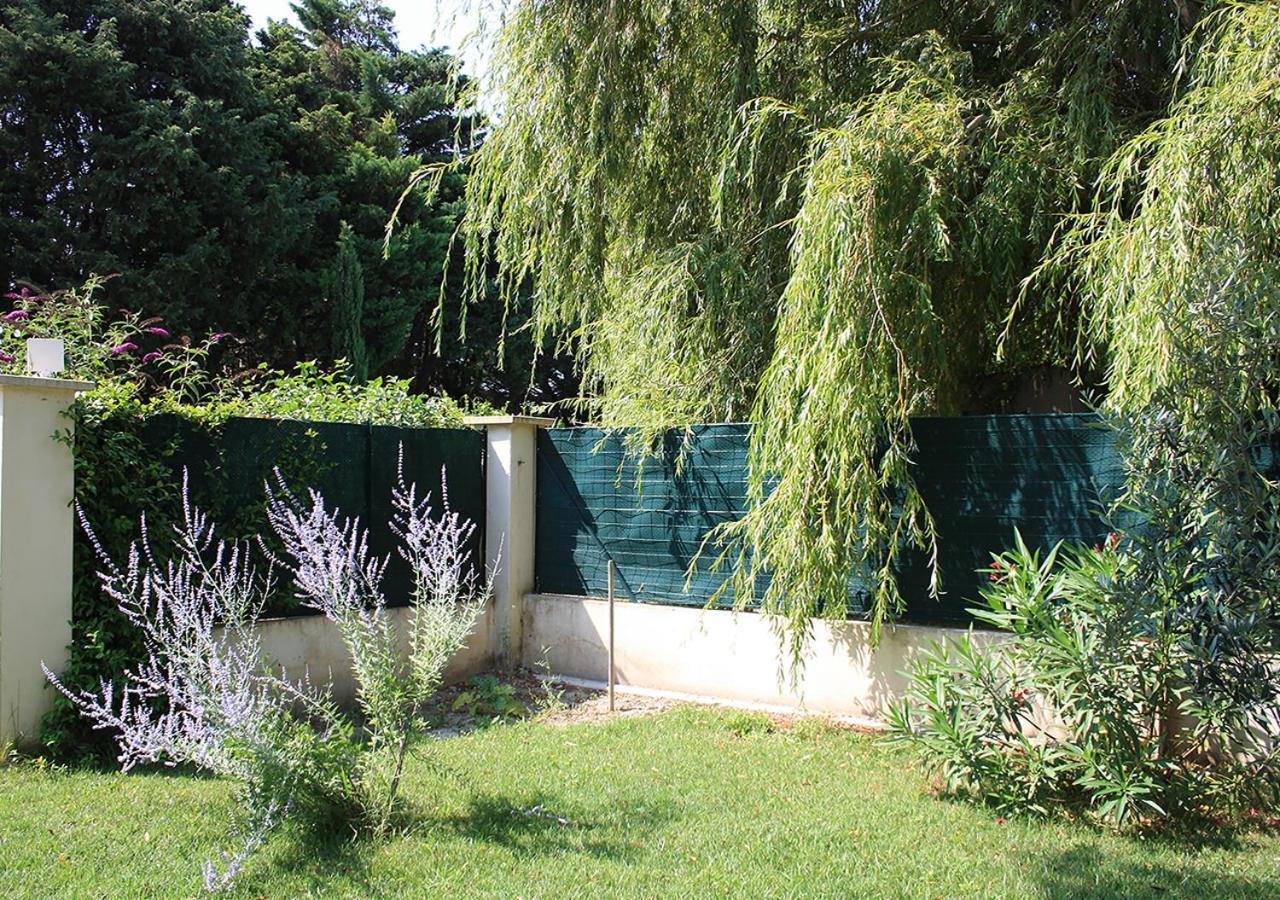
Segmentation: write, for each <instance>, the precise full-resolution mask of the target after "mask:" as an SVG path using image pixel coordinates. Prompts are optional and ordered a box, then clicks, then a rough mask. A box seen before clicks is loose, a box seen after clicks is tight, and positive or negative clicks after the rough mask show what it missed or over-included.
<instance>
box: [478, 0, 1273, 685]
mask: <svg viewBox="0 0 1280 900" xmlns="http://www.w3.org/2000/svg"><path fill="white" fill-rule="evenodd" d="M1242 8H1243V7H1242ZM1250 8H1253V9H1256V10H1260V11H1261V12H1259V13H1258V16H1257V17H1265V15H1266V14H1269V13H1273V12H1274V8H1275V6H1274V3H1256V4H1250ZM1233 9H1234V8H1233ZM1233 14H1234V13H1233ZM1210 19H1211V20H1212V19H1213V17H1212V16H1211V17H1210ZM1184 27H1185V26H1184V24H1183V23H1182V22H1181V21H1180V19H1179V17H1178V15H1176V14H1175V13H1174V12H1173V11H1171V9H1170V8H1169V7H1168V6H1167V5H1162V4H1153V3H1151V2H1149V0H1107V2H1105V3H1104V2H1096V3H1094V2H1089V3H1072V4H1064V3H1060V2H1049V0H996V2H990V0H958V2H956V3H949V4H933V3H920V2H918V0H884V2H877V3H869V4H852V3H833V4H825V3H824V4H814V3H801V2H795V0H761V2H759V3H741V2H737V0H732V2H731V0H627V2H611V3H607V4H599V3H586V2H582V0H537V2H534V0H512V3H511V4H509V5H507V7H506V18H505V21H504V24H503V26H502V27H501V29H500V31H499V32H498V36H497V40H496V43H495V47H494V50H495V54H494V58H493V61H492V63H491V67H490V76H491V79H490V81H491V83H490V84H489V85H488V89H487V90H488V93H489V95H490V101H489V102H490V105H491V108H494V109H498V110H500V111H501V121H500V124H499V125H498V127H496V128H495V129H494V130H493V131H492V132H491V133H490V134H489V135H488V137H487V139H486V141H485V143H484V144H483V145H482V147H481V148H480V149H479V151H478V152H476V153H475V154H474V155H473V156H472V157H470V163H469V165H470V172H469V179H468V185H467V203H468V208H467V212H466V215H465V218H464V220H463V223H462V226H461V230H460V232H459V237H460V239H461V240H463V241H464V243H465V246H466V250H467V263H466V267H467V274H466V279H467V285H468V288H467V289H468V292H469V294H470V296H471V298H472V301H473V302H480V301H481V300H482V299H483V297H484V295H485V292H486V290H487V289H488V282H489V280H490V276H491V275H492V273H493V271H494V268H495V267H496V271H497V273H498V293H499V296H500V298H501V301H500V302H502V303H504V304H505V305H507V307H508V308H510V307H512V306H514V305H515V304H518V303H520V302H529V303H530V304H531V308H530V322H531V325H530V327H531V328H532V329H533V330H534V332H535V337H536V338H537V339H538V340H539V342H541V340H542V339H544V338H548V337H554V338H556V339H558V340H560V341H561V342H562V348H563V349H566V350H570V351H571V352H573V353H575V354H576V357H577V362H578V366H579V368H580V371H581V373H582V375H583V383H584V386H585V396H584V397H583V398H581V399H582V402H581V405H580V407H579V408H580V409H581V410H582V412H583V414H584V415H585V416H587V417H589V418H591V419H593V420H595V421H596V422H598V423H599V424H602V425H605V426H606V427H619V428H621V427H627V428H633V429H637V432H636V434H638V438H636V439H634V440H633V441H632V445H633V446H634V447H646V446H650V445H651V444H652V438H653V437H654V436H655V435H656V434H657V433H658V432H660V431H661V430H663V429H665V428H669V427H672V426H679V425H685V424H689V423H691V422H693V421H697V420H716V421H725V420H734V419H740V418H742V417H743V416H744V415H749V416H750V419H751V421H752V422H753V428H752V432H751V451H750V462H751V476H750V480H751V491H752V495H753V501H754V504H755V505H754V506H753V508H752V509H751V511H750V512H749V513H748V515H747V516H746V517H745V518H744V519H743V520H742V521H740V522H738V523H735V524H733V525H732V526H730V527H728V528H726V529H724V530H723V531H721V532H719V533H718V534H717V535H716V539H717V541H720V542H722V543H720V544H718V545H717V546H716V548H715V549H716V551H717V553H718V557H717V559H718V561H719V562H720V563H721V564H723V565H727V566H731V568H732V570H733V571H732V578H731V580H730V581H729V582H728V583H726V586H725V590H726V591H731V592H733V593H734V595H735V596H736V597H737V598H738V599H739V600H740V601H744V602H745V600H747V599H748V598H754V597H755V596H756V590H755V589H756V587H757V586H759V585H761V584H762V583H763V581H762V576H763V575H765V574H766V573H768V575H769V576H770V580H769V586H768V588H767V589H766V590H765V592H764V603H765V607H766V608H767V609H769V610H770V611H772V612H776V613H778V614H780V621H781V622H782V623H783V626H784V631H785V633H786V635H787V639H788V641H789V644H790V647H791V650H792V655H793V662H798V661H799V655H800V650H801V649H802V647H803V644H804V641H805V638H806V636H807V635H808V633H809V628H810V623H811V621H812V619H813V617H815V616H817V615H828V616H840V615H844V614H846V613H847V612H851V611H853V608H855V607H858V608H860V609H861V610H862V611H865V613H866V614H867V615H868V616H869V618H870V620H871V622H872V624H873V631H874V633H875V635H876V636H878V634H879V628H880V625H881V623H882V622H884V621H885V620H887V619H888V618H890V617H891V616H892V615H893V613H894V612H895V611H897V610H900V609H901V608H902V606H903V600H904V598H903V597H902V596H901V595H900V594H899V592H898V588H897V582H896V579H895V577H894V576H895V573H896V572H897V571H898V570H899V567H900V564H901V563H902V562H903V560H904V556H905V551H907V550H908V549H909V548H917V549H919V550H920V551H922V552H923V553H924V555H925V556H926V557H929V558H932V557H933V555H934V551H935V550H936V543H937V536H936V534H935V531H934V527H933V523H932V520H931V519H930V517H929V514H928V511H927V510H926V509H925V507H924V504H923V502H922V501H921V498H920V493H919V491H918V490H917V489H916V485H915V483H914V481H913V479H912V470H911V457H912V453H913V452H914V449H915V448H914V442H913V439H912V436H911V430H910V417H911V416H912V415H915V414H920V413H923V412H934V413H939V412H940V413H944V414H947V413H955V412H958V411H965V410H969V409H973V408H974V407H975V406H978V405H980V403H979V401H981V400H982V398H983V397H984V396H985V395H984V391H985V390H986V389H987V388H988V387H989V384H990V382H991V381H992V379H993V377H1005V376H1008V378H1009V379H1010V380H1012V379H1015V378H1017V377H1019V376H1020V375H1022V374H1025V373H1026V371H1027V370H1029V369H1031V368H1033V367H1038V366H1043V365H1049V364H1063V363H1064V362H1067V361H1070V360H1071V358H1072V357H1073V355H1074V352H1075V344H1076V331H1077V329H1078V328H1079V327H1080V322H1079V318H1078V311H1079V309H1080V304H1081V297H1082V295H1085V294H1087V295H1088V299H1087V302H1086V304H1085V305H1086V306H1087V307H1088V309H1089V313H1088V315H1089V319H1088V322H1089V329H1090V334H1091V335H1093V337H1091V338H1090V339H1089V342H1088V343H1089V344H1090V346H1094V345H1098V346H1101V344H1102V343H1106V345H1107V346H1108V348H1111V347H1112V345H1114V351H1113V350H1112V349H1108V350H1107V353H1108V354H1109V355H1110V357H1111V358H1112V359H1113V360H1115V361H1117V365H1118V366H1119V368H1115V369H1114V371H1115V372H1116V373H1117V377H1120V378H1123V379H1125V380H1126V383H1129V377H1128V376H1127V375H1121V374H1120V373H1121V370H1122V369H1123V370H1124V371H1128V367H1127V364H1124V363H1123V360H1124V359H1125V357H1124V353H1126V352H1128V353H1130V354H1131V355H1132V356H1134V358H1135V359H1136V358H1137V356H1139V355H1141V354H1142V353H1144V352H1148V351H1144V350H1142V333H1144V332H1142V328H1144V327H1147V326H1142V325H1140V324H1139V325H1133V326H1132V327H1133V329H1134V332H1133V335H1132V337H1131V339H1130V341H1129V343H1130V345H1131V346H1132V349H1131V350H1129V351H1125V350H1123V347H1122V342H1119V341H1117V340H1115V339H1114V338H1113V336H1112V335H1111V333H1110V332H1107V333H1106V334H1105V335H1104V334H1103V333H1102V332H1101V331H1099V329H1105V328H1107V327H1110V326H1105V325H1101V324H1099V323H1102V322H1107V321H1116V322H1119V321H1120V320H1121V318H1122V316H1120V314H1119V313H1118V312H1115V313H1108V312H1104V311H1103V310H1104V307H1106V305H1107V304H1118V305H1116V306H1115V309H1116V310H1119V309H1121V308H1123V307H1124V305H1125V303H1127V302H1128V301H1124V300H1121V299H1117V297H1116V296H1115V295H1112V294H1110V293H1109V288H1108V287H1107V286H1106V285H1105V283H1104V282H1105V281H1106V279H1107V278H1108V277H1111V278H1112V280H1115V279H1117V278H1118V277H1119V273H1120V270H1121V269H1122V268H1123V265H1124V264H1121V263H1118V262H1117V263H1115V266H1116V268H1114V269H1111V270H1109V271H1112V275H1111V276H1107V275H1105V274H1104V269H1107V268H1108V266H1110V265H1111V264H1110V263H1104V262H1103V261H1102V259H1103V258H1102V257H1101V256H1098V255H1096V254H1093V253H1089V254H1086V253H1085V252H1084V249H1083V248H1084V246H1085V245H1086V244H1088V245H1092V244H1093V243H1095V242H1098V244H1099V246H1102V245H1103V244H1105V243H1106V241H1108V240H1111V238H1110V237H1109V236H1110V235H1111V232H1110V231H1109V230H1108V229H1109V228H1110V227H1111V226H1109V225H1107V224H1106V223H1107V221H1109V220H1108V219H1107V218H1106V216H1105V215H1102V216H1101V217H1098V218H1090V219H1081V220H1072V221H1073V222H1075V223H1077V224H1079V225H1080V230H1079V231H1078V232H1073V233H1076V234H1077V238H1074V239H1072V240H1071V241H1068V242H1067V243H1066V244H1065V245H1063V246H1064V248H1065V249H1063V250H1062V256H1061V260H1062V262H1063V266H1064V270H1063V271H1064V274H1063V275H1062V276H1061V277H1060V278H1056V279H1043V280H1042V279H1033V280H1032V281H1030V282H1027V281H1026V279H1027V276H1028V275H1029V274H1031V273H1032V272H1034V271H1035V270H1036V268H1037V266H1039V265H1041V264H1042V263H1043V261H1044V258H1045V254H1046V250H1047V248H1049V247H1050V246H1051V245H1052V243H1053V234H1054V228H1055V225H1056V224H1057V223H1058V222H1059V221H1060V219H1061V217H1062V216H1063V215H1064V214H1066V213H1070V212H1078V211H1079V210H1080V208H1081V207H1082V206H1087V204H1088V203H1089V202H1090V197H1089V191H1090V190H1091V189H1092V186H1093V185H1094V184H1095V183H1096V179H1097V176H1098V173H1099V171H1100V170H1101V167H1102V162H1103V160H1105V159H1106V158H1107V157H1108V156H1109V155H1110V154H1111V153H1112V152H1113V151H1114V149H1115V147H1116V146H1118V145H1119V144H1120V143H1121V142H1123V141H1124V140H1125V139H1127V138H1128V137H1130V136H1132V135H1134V134H1136V133H1138V132H1140V131H1141V130H1142V129H1143V128H1145V127H1146V126H1147V125H1148V124H1149V123H1150V122H1152V121H1154V120H1155V119H1157V118H1158V117H1159V116H1160V115H1162V114H1164V113H1165V112H1167V108H1168V102H1169V100H1168V98H1169V96H1170V88H1171V85H1172V83H1173V77H1174V71H1175V67H1176V64H1177V60H1178V59H1180V58H1181V55H1182V52H1183V29H1184ZM1199 33H1201V34H1207V33H1208V30H1207V29H1202V31H1201V32H1199ZM975 36H979V37H980V38H981V39H975ZM1254 38H1256V35H1255V36H1254ZM1254 38H1248V39H1247V40H1253V39H1254ZM1243 40H1246V39H1243V38H1242V41H1243ZM1244 50H1245V47H1244V44H1243V43H1242V44H1240V45H1239V46H1237V47H1236V48H1235V49H1234V50H1232V51H1231V52H1244ZM1250 52H1252V51H1250ZM1227 55H1228V53H1227V50H1226V49H1224V50H1223V52H1222V54H1221V57H1222V60H1226V58H1227ZM1219 64H1220V65H1228V63H1226V62H1225V61H1220V63H1219ZM1259 77H1262V73H1261V71H1260V70H1259V71H1255V72H1253V73H1252V74H1243V75H1241V78H1242V79H1246V80H1247V79H1255V80H1256V78H1259ZM1242 102H1243V101H1242ZM1243 113H1244V110H1243V109H1240V110H1237V114H1243ZM1259 127H1261V124H1260V125H1259ZM1228 133H1231V132H1229V131H1228V132H1222V133H1221V134H1220V135H1219V139H1223V137H1224V135H1226V134H1228ZM1245 137H1246V139H1247V138H1248V137H1249V136H1248V135H1246V136H1245ZM1188 152H1189V151H1188ZM1241 152H1242V153H1243V152H1244V151H1241ZM1134 153H1135V157H1134V162H1133V163H1131V164H1129V165H1130V168H1125V164H1117V165H1118V168H1117V167H1115V166H1113V168H1112V169H1109V170H1108V172H1109V173H1110V174H1109V176H1108V177H1110V178H1111V179H1113V181H1115V182H1116V183H1117V184H1119V183H1120V182H1124V183H1125V184H1126V185H1131V183H1132V181H1133V176H1134V175H1135V174H1136V170H1134V169H1133V168H1132V167H1133V166H1138V167H1139V168H1142V169H1143V170H1144V171H1145V166H1146V165H1147V164H1148V163H1147V162H1146V160H1148V159H1150V158H1151V154H1152V149H1151V147H1150V145H1149V144H1148V145H1146V146H1145V147H1142V146H1136V147H1135V149H1134ZM1241 159H1242V160H1243V156H1242V157H1241ZM1184 162H1191V161H1190V159H1189V158H1188V160H1184ZM1191 164H1192V169H1189V170H1188V172H1187V173H1186V177H1187V178H1188V179H1191V178H1192V173H1193V172H1194V171H1195V170H1194V165H1195V164H1194V163H1191ZM1259 177H1260V176H1259ZM1258 190H1259V191H1260V190H1261V187H1259V188H1258ZM1133 196H1134V193H1133V188H1132V187H1131V186H1126V187H1124V188H1123V189H1120V188H1116V189H1115V190H1111V189H1104V190H1103V191H1102V193H1101V194H1100V195H1099V197H1100V202H1101V203H1102V207H1100V209H1102V210H1103V212H1105V213H1106V215H1112V214H1113V213H1114V215H1115V216H1117V217H1119V218H1120V219H1126V218H1127V217H1128V216H1129V214H1130V213H1131V212H1132V204H1133V203H1134V200H1133ZM1152 202H1156V203H1158V202H1162V201H1160V200H1159V198H1158V197H1153V200H1152ZM1108 204H1110V206H1108ZM1268 227H1269V226H1268ZM1153 234H1154V232H1153ZM1115 240H1117V241H1119V240H1121V238H1116V239H1115ZM1143 240H1145V241H1148V242H1150V240H1149V238H1148V237H1147V236H1144V237H1143ZM1073 248H1074V249H1073ZM1086 256H1088V258H1089V259H1090V260H1092V262H1089V263H1087V264H1086V265H1087V266H1093V267H1094V268H1093V269H1089V270H1087V271H1086V270H1081V271H1080V272H1076V270H1075V266H1076V264H1077V262H1079V261H1081V260H1083V259H1084V258H1085V257H1086ZM1162 277H1164V276H1162ZM1020 284H1024V285H1025V287H1024V288H1023V290H1022V293H1021V297H1022V303H1021V304H1020V305H1019V306H1017V307H1016V308H1015V309H1014V311H1013V313H1012V314H1010V304H1011V302H1012V299H1013V298H1014V297H1015V296H1018V291H1019V285H1020ZM1104 293H1105V294H1107V297H1106V298H1103V297H1102V295H1103V294H1104ZM1107 308H1110V307H1107ZM1006 317H1009V322H1010V323H1011V327H1009V328H1006V329H1004V332H1005V336H1006V341H1005V345H1004V350H1005V353H1004V355H1003V357H1002V358H1000V359H997V355H996V345H997V341H998V340H999V338H1000V336H1001V333H1002V325H1003V324H1004V323H1005V321H1006ZM1125 327H1130V326H1125ZM934 575H935V579H934V582H933V589H934V590H935V591H936V590H938V587H939V585H938V582H937V579H936V576H937V573H936V572H935V573H934ZM859 590H862V591H864V592H865V597H860V596H857V592H858V591H859Z"/></svg>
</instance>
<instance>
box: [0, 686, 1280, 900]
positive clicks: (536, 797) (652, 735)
mask: <svg viewBox="0 0 1280 900" xmlns="http://www.w3.org/2000/svg"><path fill="white" fill-rule="evenodd" d="M767 723H768V720H767V719H765V718H764V717H762V716H758V715H751V714H746V713H739V712H726V711H716V710H704V709H694V708H677V709H673V710H669V711H666V712H663V713H660V714H657V715H652V716H636V717H630V718H622V719H615V720H612V721H609V722H608V723H605V724H599V723H584V724H578V725H570V726H562V725H550V724H545V723H539V722H537V721H526V722H520V723H516V724H511V725H501V726H494V727H492V728H489V729H485V730H482V731H478V732H474V733H471V734H468V735H464V736H462V737H457V738H450V739H445V740H433V741H430V742H428V743H425V744H424V745H423V746H422V747H421V748H420V749H421V750H422V753H421V754H420V755H419V757H418V758H417V759H415V760H414V762H413V764H412V767H411V768H410V770H409V775H408V781H407V787H406V795H407V797H408V798H409V799H410V800H411V802H412V804H413V807H414V808H413V810H412V821H413V822H414V824H413V825H411V826H410V827H408V828H407V829H406V830H405V831H404V833H402V834H397V835H393V836H390V837H386V838H380V839H367V840H361V841H358V842H354V841H351V840H349V839H345V838H343V837H342V836H330V837H328V838H325V839H307V838H306V837H304V836H302V835H299V834H297V833H294V832H292V831H290V830H288V829H286V830H284V831H282V832H280V833H279V834H277V835H275V836H274V837H273V838H272V839H271V840H270V841H269V843H268V845H267V847H266V849H265V850H263V851H262V852H260V853H259V854H258V855H257V856H255V857H253V858H252V859H251V860H250V862H249V864H248V865H247V867H246V870H245V872H244V874H243V875H242V876H241V878H240V881H239V883H238V885H237V893H238V894H241V895H243V896H251V897H258V896H267V897H293V896H299V895H307V894H316V895H326V896H375V897H379V896H380V897H402V896H447V897H465V896H482V895H499V896H521V897H549V898H559V897H583V896H599V895H610V896H636V897H645V896H658V895H661V896H682V897H703V896H744V895H745V896H838V895H839V896H866V895H878V896H906V897H952V896H983V897H989V896H1007V897H1025V896H1044V897H1096V896H1116V897H1146V896H1150V897H1156V896H1158V897H1173V896H1186V897H1263V896H1280V837H1273V836H1264V835H1260V834H1254V833H1223V834H1216V835H1210V836H1207V837H1203V838H1201V839H1200V840H1198V841H1197V840H1190V839H1172V838H1161V839H1152V838H1146V839H1141V838H1136V837H1120V836H1116V835H1112V834H1108V833H1105V832H1100V831H1096V830H1093V829H1090V828H1088V827H1084V826H1081V825H1071V824H1067V823H1063V822H1042V821H1033V820H1023V819H1016V818H1014V819H1009V820H1008V821H1005V822H1000V821H998V820H997V818H996V816H995V815H994V814H993V813H992V812H990V811H989V810H984V809H978V808H973V807H970V806H967V805H965V804H961V803H956V802H948V801H943V800H939V799H937V798H935V797H932V796H930V794H929V792H928V785H927V782H926V780H925V779H924V778H923V777H922V776H921V775H920V774H919V773H918V772H917V770H916V769H915V767H914V765H913V764H912V760H911V758H910V757H908V756H907V755H905V754H904V753H902V752H899V751H897V750H895V749H892V748H889V747H887V746H886V745H885V744H884V743H883V742H882V741H881V740H880V739H878V738H875V737H869V736H866V735H861V734H856V733H853V732H849V731H838V730H834V729H831V728H829V727H825V726H821V727H820V726H818V725H816V723H810V722H806V723H802V724H801V726H799V727H798V728H795V729H790V730H774V729H771V728H770V727H768V725H767ZM228 795H229V788H228V786H227V785H226V784H225V783H222V782H219V781H217V780H213V779H206V778H197V777H191V776H188V775H178V774H174V773H154V772H151V773H142V774H130V775H118V774H103V773H100V772H84V771H73V772H66V771H58V770H48V769H41V768H39V767H37V766H35V765H33V764H30V763H22V764H18V765H14V766H9V767H7V768H3V767H0V894H3V895H5V896H31V897H50V896H76V897H80V896H112V897H124V896H170V895H193V894H196V893H198V892H199V890H200V876H199V865H200V862H201V860H203V859H205V858H207V857H209V856H211V855H213V854H215V853H216V851H217V850H218V848H219V847H220V846H222V845H223V842H224V841H225V840H226V836H225V825H224V822H225V803H226V800H227V798H228ZM522 811H523V812H522ZM530 811H541V812H545V813H547V814H548V815H540V814H537V812H530ZM552 816H555V817H562V818H564V819H567V820H568V824H561V822H559V821H558V820H557V819H556V818H554V817H552Z"/></svg>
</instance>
